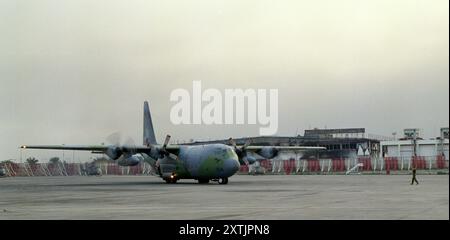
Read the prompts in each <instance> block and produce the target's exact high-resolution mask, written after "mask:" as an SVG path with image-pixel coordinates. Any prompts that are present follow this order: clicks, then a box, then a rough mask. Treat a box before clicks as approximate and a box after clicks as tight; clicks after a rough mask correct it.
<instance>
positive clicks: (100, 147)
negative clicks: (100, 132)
mask: <svg viewBox="0 0 450 240" xmlns="http://www.w3.org/2000/svg"><path fill="white" fill-rule="evenodd" d="M20 148H22V149H53V150H78V151H95V152H104V151H106V150H107V149H108V146H105V145H22V146H20Z"/></svg>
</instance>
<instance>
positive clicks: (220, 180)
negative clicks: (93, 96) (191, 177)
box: [197, 178, 228, 184]
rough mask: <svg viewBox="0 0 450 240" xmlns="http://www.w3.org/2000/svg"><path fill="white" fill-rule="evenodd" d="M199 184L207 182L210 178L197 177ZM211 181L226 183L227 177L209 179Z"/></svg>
mask: <svg viewBox="0 0 450 240" xmlns="http://www.w3.org/2000/svg"><path fill="white" fill-rule="evenodd" d="M197 180H198V183H199V184H207V183H209V180H210V179H205V178H202V179H197ZM211 181H213V182H218V183H219V184H227V183H228V178H219V179H211Z"/></svg>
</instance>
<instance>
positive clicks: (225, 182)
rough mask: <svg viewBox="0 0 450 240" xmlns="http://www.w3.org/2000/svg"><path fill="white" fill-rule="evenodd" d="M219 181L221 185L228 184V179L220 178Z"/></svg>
mask: <svg viewBox="0 0 450 240" xmlns="http://www.w3.org/2000/svg"><path fill="white" fill-rule="evenodd" d="M217 181H218V182H219V184H227V183H228V178H220V179H219V180H217Z"/></svg>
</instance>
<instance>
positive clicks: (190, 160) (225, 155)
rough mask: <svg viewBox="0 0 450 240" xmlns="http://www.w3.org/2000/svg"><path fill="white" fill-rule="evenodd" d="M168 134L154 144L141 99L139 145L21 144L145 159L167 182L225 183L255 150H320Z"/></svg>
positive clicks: (264, 153)
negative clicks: (181, 140) (182, 140)
mask: <svg viewBox="0 0 450 240" xmlns="http://www.w3.org/2000/svg"><path fill="white" fill-rule="evenodd" d="M169 140H170V135H167V136H166V139H165V140H164V143H163V144H162V145H161V144H158V143H157V141H156V138H155V132H154V130H153V123H152V118H151V115H150V109H149V106H148V102H144V136H143V146H134V145H131V144H128V145H127V144H113V145H30V146H28V145H23V146H21V148H23V149H25V148H26V149H55V150H80V151H91V152H93V153H103V154H106V155H107V156H108V157H110V158H111V159H113V160H117V163H118V164H119V165H120V166H135V165H137V164H139V163H140V162H141V161H145V162H147V163H149V164H150V165H151V166H152V168H153V169H155V171H156V173H157V175H159V176H160V177H161V178H162V179H163V180H165V181H166V182H167V183H176V182H177V181H178V180H180V179H195V180H197V181H198V182H199V183H208V182H209V181H217V182H218V183H219V184H227V183H228V178H229V177H231V176H233V175H234V174H235V173H236V172H237V171H238V170H239V168H240V165H243V164H253V163H254V162H255V161H256V158H255V156H254V155H255V154H256V155H259V156H261V157H262V158H265V159H271V158H274V157H276V156H277V155H278V153H279V152H280V151H283V150H291V151H292V150H294V151H305V150H321V149H324V148H323V147H309V146H251V145H250V144H251V142H250V141H247V142H245V144H244V145H242V146H238V145H236V143H235V141H234V140H233V139H231V138H230V139H229V143H230V145H231V146H229V145H226V144H217V143H216V144H202V145H172V144H169ZM250 152H252V154H249V153H250Z"/></svg>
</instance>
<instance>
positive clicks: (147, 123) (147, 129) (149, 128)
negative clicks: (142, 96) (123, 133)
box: [144, 101, 157, 146]
mask: <svg viewBox="0 0 450 240" xmlns="http://www.w3.org/2000/svg"><path fill="white" fill-rule="evenodd" d="M152 144H157V143H156V138H155V131H154V130H153V123H152V116H151V115H150V109H149V107H148V102H147V101H145V102H144V145H146V146H149V145H152Z"/></svg>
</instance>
